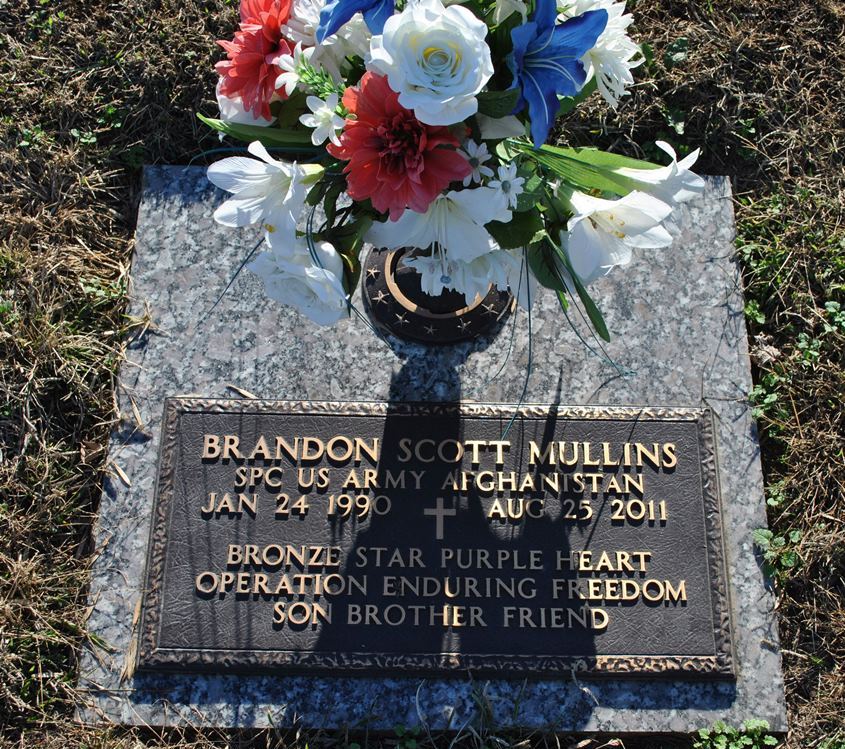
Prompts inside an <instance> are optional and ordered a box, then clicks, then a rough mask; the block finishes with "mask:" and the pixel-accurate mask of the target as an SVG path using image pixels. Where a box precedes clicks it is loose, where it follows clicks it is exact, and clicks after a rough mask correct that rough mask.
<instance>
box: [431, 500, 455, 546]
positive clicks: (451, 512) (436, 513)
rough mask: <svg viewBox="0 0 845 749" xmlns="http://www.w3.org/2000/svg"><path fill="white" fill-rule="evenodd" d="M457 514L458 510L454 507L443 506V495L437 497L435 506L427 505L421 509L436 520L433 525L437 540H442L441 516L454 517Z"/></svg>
mask: <svg viewBox="0 0 845 749" xmlns="http://www.w3.org/2000/svg"><path fill="white" fill-rule="evenodd" d="M457 514H458V511H457V510H456V509H455V508H454V507H452V508H447V507H444V505H443V497H438V498H437V507H428V508H427V509H425V510H423V515H429V516H433V517H434V518H435V519H436V521H437V522H436V524H435V526H434V537H435V538H436V539H437V540H438V541H442V540H443V518H445V517H455V515H457Z"/></svg>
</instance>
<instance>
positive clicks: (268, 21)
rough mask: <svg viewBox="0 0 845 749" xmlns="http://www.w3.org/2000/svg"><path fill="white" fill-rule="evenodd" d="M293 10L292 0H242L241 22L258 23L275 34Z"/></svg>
mask: <svg viewBox="0 0 845 749" xmlns="http://www.w3.org/2000/svg"><path fill="white" fill-rule="evenodd" d="M290 11H291V0H241V3H240V8H239V14H240V17H241V23H258V24H261V25H262V26H266V27H267V28H268V32H269V34H270V35H271V36H275V35H276V33H277V32H278V30H279V26H280V25H281V24H283V23H284V22H285V21H286V20H287V18H288V16H290Z"/></svg>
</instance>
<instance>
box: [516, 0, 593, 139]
mask: <svg viewBox="0 0 845 749" xmlns="http://www.w3.org/2000/svg"><path fill="white" fill-rule="evenodd" d="M556 18H557V4H556V2H555V0H537V6H536V10H535V11H534V17H533V19H532V20H531V21H529V22H528V23H524V24H522V25H521V26H517V27H516V28H515V29H513V31H511V40H512V41H513V53H512V54H511V55H510V56H509V57H508V67H509V68H510V69H511V72H512V73H513V85H512V86H511V88H516V87H517V86H519V87H520V97H519V102H518V103H517V106H516V109H515V110H514V111H516V112H519V111H521V110H522V109H523V108H524V107H525V105H526V104H527V105H528V114H529V115H530V117H531V138H532V140H533V141H534V146H535V148H539V147H540V146H542V145H543V143H545V142H546V138H547V137H548V135H549V131H550V130H551V129H552V125H553V124H554V121H555V116H556V115H557V110H558V106H559V104H558V98H557V97H558V95H561V96H575V95H576V94H577V93H578V92H579V91H580V90H581V88H582V87H583V86H584V82H585V80H586V78H587V74H586V72H585V71H584V66H583V65H582V64H581V62H580V58H581V57H583V55H584V54H585V53H586V52H587V51H588V50H590V49H592V48H593V47H594V46H595V44H596V40H597V39H598V38H599V36H601V33H602V31H604V28H605V26H607V11H605V10H591V11H589V12H587V13H584V14H583V15H580V16H576V17H575V18H571V19H569V20H568V21H565V22H564V23H561V24H557V25H555V20H556Z"/></svg>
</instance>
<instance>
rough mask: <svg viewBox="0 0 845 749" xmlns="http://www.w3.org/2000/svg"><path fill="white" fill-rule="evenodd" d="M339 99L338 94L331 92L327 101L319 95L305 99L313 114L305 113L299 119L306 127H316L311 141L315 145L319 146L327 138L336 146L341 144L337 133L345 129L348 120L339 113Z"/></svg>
mask: <svg viewBox="0 0 845 749" xmlns="http://www.w3.org/2000/svg"><path fill="white" fill-rule="evenodd" d="M338 101H339V100H338V95H337V94H329V95H328V96H327V97H326V100H325V101H323V100H322V99H321V98H320V97H318V96H309V97H308V98H306V99H305V103H306V104H307V105H308V109H310V110H311V114H303V115H302V116H301V117H300V118H299V121H300V122H301V123H302V124H303V125H305V127H313V128H314V132H313V133H311V142H312V143H313V144H314V145H315V146H319V145H320V144H321V143H324V142H325V141H326V140H330V141H331V142H332V143H334V144H335V145H336V146H339V145H340V138H339V137H338V135H337V134H338V132H339V131H341V130H343V126H344V125H345V124H346V120H344V119H343V117H341V116H340V115H338V114H337V105H338Z"/></svg>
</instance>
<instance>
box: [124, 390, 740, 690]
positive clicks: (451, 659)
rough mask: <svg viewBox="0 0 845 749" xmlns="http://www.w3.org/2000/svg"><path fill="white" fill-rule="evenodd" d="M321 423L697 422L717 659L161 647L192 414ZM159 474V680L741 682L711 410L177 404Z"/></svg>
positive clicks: (149, 663)
mask: <svg viewBox="0 0 845 749" xmlns="http://www.w3.org/2000/svg"><path fill="white" fill-rule="evenodd" d="M226 412H237V413H250V414H274V413H278V414H303V415H308V414H315V415H321V416H329V415H344V416H384V417H386V416H389V415H406V416H420V417H426V416H429V417H430V416H456V415H457V416H461V417H488V418H494V417H499V418H507V419H510V418H512V417H514V414H516V416H517V418H519V417H524V418H532V419H537V418H547V417H548V416H550V415H554V416H555V417H557V418H561V419H566V420H571V421H577V420H591V421H595V420H602V419H606V420H619V421H640V420H643V421H692V422H695V423H696V426H697V434H698V445H699V451H700V459H701V473H700V476H701V479H702V487H701V488H702V496H703V504H704V517H705V530H706V534H707V538H706V540H707V553H708V561H709V569H710V578H711V579H710V582H711V588H710V595H711V600H712V609H713V638H714V643H715V655H704V656H702V655H697V656H677V655H673V656H645V655H612V656H611V655H608V656H590V657H579V656H551V655H547V656H544V655H531V656H521V655H501V654H496V655H480V654H470V655H465V654H462V653H439V654H429V653H425V654H420V653H403V654H401V655H399V654H392V653H354V652H343V653H337V652H335V653H332V652H303V651H293V650H274V651H250V650H191V649H187V648H184V649H183V648H180V649H175V648H160V647H158V645H157V635H158V631H159V620H160V616H161V605H162V601H161V591H162V590H163V583H164V573H165V554H166V549H167V527H168V519H169V515H170V508H171V503H172V501H173V495H174V488H173V482H174V474H175V463H174V457H175V452H176V451H175V449H174V448H175V447H176V444H177V440H178V435H179V429H178V427H179V419H180V418H181V416H182V414H184V413H226ZM159 456H160V457H159V471H158V481H157V486H156V496H157V498H158V501H157V502H156V504H155V508H154V514H153V518H152V524H151V527H150V541H149V553H148V558H147V574H146V587H145V589H144V593H143V595H144V600H143V606H142V615H141V624H140V628H139V647H138V661H137V663H138V668H139V669H144V670H147V669H150V670H152V669H155V670H159V671H174V670H180V671H185V670H202V671H208V670H216V669H219V670H226V671H229V672H238V671H239V672H243V671H247V670H248V671H251V672H254V671H256V670H260V671H264V672H266V671H269V670H273V669H279V670H281V669H287V668H308V669H310V670H315V671H316V670H321V671H325V670H348V671H355V672H358V673H364V672H367V671H371V672H372V671H380V670H384V669H390V670H397V671H399V670H402V671H414V672H429V673H435V672H436V673H438V674H439V675H441V676H448V675H450V672H452V673H453V675H457V672H462V671H479V672H488V673H492V674H496V673H500V674H503V675H508V672H511V673H517V672H518V674H519V675H525V674H530V675H536V676H552V675H556V676H560V675H561V674H562V673H578V674H579V675H586V676H618V675H626V676H647V677H655V676H662V677H669V678H673V677H674V678H677V677H679V676H683V675H684V674H688V675H696V676H708V677H710V678H723V679H733V678H735V673H734V653H733V640H732V633H731V606H730V596H729V593H728V585H727V578H726V576H725V550H724V546H723V540H722V530H721V496H720V489H719V481H718V470H717V450H716V440H715V434H714V429H713V418H712V413H711V411H710V409H707V408H684V407H651V406H646V407H640V406H555V405H537V404H527V405H522V406H519V407H516V406H511V405H506V404H499V403H460V404H456V403H383V402H360V401H359V402H340V401H268V400H247V399H244V400H226V399H217V398H199V397H187V396H186V397H175V398H168V399H166V401H165V407H164V418H163V420H162V429H161V442H160V446H159Z"/></svg>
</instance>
